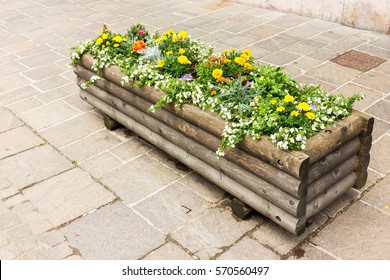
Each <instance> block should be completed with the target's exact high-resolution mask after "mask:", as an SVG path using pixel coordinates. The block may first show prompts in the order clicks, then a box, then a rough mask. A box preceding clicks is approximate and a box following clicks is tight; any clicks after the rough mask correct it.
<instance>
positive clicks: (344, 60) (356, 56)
mask: <svg viewBox="0 0 390 280" xmlns="http://www.w3.org/2000/svg"><path fill="white" fill-rule="evenodd" d="M330 61H332V62H334V63H337V64H339V65H342V66H345V67H349V68H352V69H356V70H359V71H363V72H365V71H368V70H370V69H372V68H374V67H376V66H378V65H379V64H381V63H383V62H385V61H386V60H385V59H383V58H380V57H376V56H372V55H369V54H367V53H363V52H359V51H355V50H350V51H347V52H346V53H343V54H341V55H339V56H336V57H335V58H333V59H331V60H330Z"/></svg>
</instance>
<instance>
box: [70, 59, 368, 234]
mask: <svg viewBox="0 0 390 280" xmlns="http://www.w3.org/2000/svg"><path fill="white" fill-rule="evenodd" d="M93 63H94V57H93V56H92V55H90V54H84V55H83V57H82V58H81V60H80V62H79V64H78V65H76V66H75V68H74V71H75V73H76V74H77V83H78V85H79V86H81V84H83V83H84V82H85V81H87V80H89V79H90V78H91V77H92V76H93V75H95V74H96V73H95V72H94V71H93V70H91V69H92V65H93ZM122 76H123V74H122V73H121V71H120V69H119V67H117V66H111V67H109V68H107V69H105V70H104V72H103V78H102V79H101V80H99V81H98V82H97V83H96V84H95V85H91V86H89V87H88V88H86V89H81V90H80V96H81V98H82V99H84V100H85V101H86V102H88V103H90V104H91V105H93V106H94V107H96V108H98V109H100V111H101V112H102V113H103V114H104V116H105V120H106V126H107V127H108V128H112V127H110V124H112V123H114V124H115V122H118V123H120V124H122V125H123V126H125V127H127V128H129V129H130V130H132V131H134V132H135V133H136V134H138V135H139V136H141V137H142V138H144V139H146V140H147V141H149V142H150V143H152V144H153V145H155V146H157V147H158V148H160V149H161V150H163V151H165V152H166V153H168V154H169V155H171V156H172V157H174V158H176V159H177V160H179V161H181V162H182V163H184V164H185V165H187V166H188V167H190V168H192V169H193V170H194V171H196V172H198V173H199V174H201V175H202V176H204V177H206V178H207V179H209V180H210V181H212V182H214V183H215V184H216V185H218V186H219V187H221V188H222V189H224V190H226V191H227V192H228V193H230V194H231V195H233V196H234V197H236V198H237V199H238V200H239V201H242V202H244V203H245V204H247V205H249V206H250V207H252V208H253V209H255V210H257V211H258V212H260V213H261V214H263V215H264V216H266V217H268V218H269V219H271V220H272V221H274V222H275V223H277V224H279V225H281V226H282V227H283V228H285V229H287V230H288V231H290V232H292V233H293V234H296V235H299V234H301V233H302V232H303V231H304V229H305V223H306V220H307V219H308V218H310V217H312V216H313V215H315V214H317V213H318V212H319V211H321V210H322V209H323V208H324V207H326V206H327V205H329V204H330V203H331V202H333V201H334V200H336V199H337V198H338V197H339V196H341V195H342V194H343V193H344V192H345V191H347V190H348V189H350V188H352V187H355V188H361V187H362V186H364V184H365V183H366V180H367V167H368V164H369V161H370V154H369V151H370V148H371V143H372V136H371V133H372V129H373V124H374V119H373V118H372V117H371V116H368V115H366V114H363V113H361V112H358V111H354V112H353V113H352V115H351V116H349V117H347V118H345V119H344V120H340V121H338V122H337V123H335V124H334V125H332V126H331V127H328V128H326V129H325V130H324V131H322V132H321V133H318V134H317V135H315V136H314V137H311V138H310V139H309V140H308V141H307V145H306V149H305V150H303V151H284V150H281V149H278V148H277V147H276V145H275V144H274V143H272V142H271V139H270V138H269V137H262V138H261V139H260V140H258V141H255V140H253V139H252V138H250V137H246V138H245V140H244V141H243V142H241V143H240V144H239V145H238V147H237V148H235V149H233V150H228V151H226V154H225V157H223V158H217V157H216V154H215V151H216V150H217V149H218V147H219V145H220V140H221V139H220V135H221V133H222V131H223V129H224V127H225V122H224V121H223V120H222V119H221V118H220V117H219V116H217V115H216V114H214V113H212V112H208V111H203V110H201V109H199V108H198V107H196V106H193V105H184V106H182V108H180V109H178V108H175V107H174V105H172V104H171V105H167V106H165V107H164V108H162V109H159V110H157V111H156V112H155V113H148V112H147V109H148V108H149V107H150V106H151V105H152V104H155V103H156V102H157V101H158V100H159V99H160V97H161V96H162V95H163V94H164V93H163V92H161V91H158V90H155V89H154V88H152V87H146V86H145V87H142V88H138V87H135V86H134V85H133V84H131V83H130V84H128V85H126V86H122V85H121V81H122ZM112 120H113V121H112ZM235 211H236V212H237V213H238V212H240V211H238V210H237V209H236V210H235Z"/></svg>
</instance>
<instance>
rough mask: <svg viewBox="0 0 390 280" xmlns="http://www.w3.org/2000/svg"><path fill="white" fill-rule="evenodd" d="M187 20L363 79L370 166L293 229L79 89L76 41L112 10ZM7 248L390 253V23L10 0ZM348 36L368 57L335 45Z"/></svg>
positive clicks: (215, 40) (360, 88)
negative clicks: (349, 59) (108, 122)
mask: <svg viewBox="0 0 390 280" xmlns="http://www.w3.org/2000/svg"><path fill="white" fill-rule="evenodd" d="M138 22H140V23H143V24H145V25H146V26H147V27H148V29H149V30H150V31H154V30H167V29H169V28H173V29H174V30H177V31H179V30H182V29H184V30H187V31H188V32H189V34H191V35H192V37H200V38H201V40H203V41H205V42H207V43H212V44H213V45H215V47H216V50H217V51H222V50H223V49H225V48H231V47H235V48H239V49H242V48H250V49H252V50H253V53H254V56H255V57H256V58H257V59H258V60H259V61H260V62H262V63H265V64H268V63H273V64H278V65H286V68H285V71H286V72H287V73H288V74H290V75H292V76H293V77H294V78H295V79H297V80H298V81H300V82H304V83H315V84H317V83H319V84H322V85H323V86H324V88H325V89H326V90H328V91H329V92H343V93H344V94H346V95H350V94H352V93H358V92H364V93H366V95H367V97H366V99H365V100H363V101H361V102H360V103H358V104H357V105H356V108H357V109H359V110H362V111H365V112H367V113H370V114H372V115H374V116H375V117H376V123H375V128H374V134H373V140H374V144H373V146H372V152H371V163H370V166H369V179H368V182H367V184H366V186H365V187H364V188H363V189H362V190H350V191H348V192H347V193H346V194H344V195H343V196H342V197H341V198H340V199H339V200H337V201H336V202H335V203H333V204H332V205H331V206H329V207H327V208H326V209H325V210H323V211H322V212H321V213H320V214H318V215H317V216H315V217H314V218H313V219H311V221H310V223H308V228H307V230H306V233H305V234H304V235H303V236H300V237H295V236H292V235H291V234H289V233H288V232H286V231H285V230H283V229H282V228H280V227H278V226H276V225H275V224H273V223H272V222H270V221H269V220H267V219H266V218H264V217H262V216H261V215H259V214H255V215H253V216H251V217H250V218H249V219H247V220H245V221H239V220H237V219H235V218H234V217H233V216H232V214H231V211H230V209H229V207H228V203H229V196H228V195H227V194H226V193H224V192H223V191H221V190H220V189H219V188H217V187H216V186H215V185H213V184H212V183H210V182H209V181H207V180H206V179H204V178H202V177H200V176H199V175H197V174H196V173H194V172H193V171H191V170H189V169H188V168H186V167H185V166H183V165H182V164H180V163H179V162H177V161H175V160H173V159H172V158H171V157H169V156H168V155H167V154H165V153H163V152H162V151H160V150H159V149H157V148H155V147H153V146H152V145H150V144H148V143H147V142H145V141H144V140H142V139H141V138H139V137H137V135H135V134H133V133H132V132H130V131H128V130H126V129H124V128H120V129H118V130H116V131H113V132H111V131H108V130H106V129H105V128H104V126H103V122H102V118H101V116H100V115H99V113H98V112H97V111H96V110H95V109H93V108H92V107H90V106H89V105H88V104H86V103H85V102H83V101H82V100H81V99H80V98H79V96H78V87H77V86H76V83H75V75H74V73H73V72H72V70H71V69H68V68H66V67H65V65H66V63H68V62H69V50H68V47H70V46H73V45H75V44H77V42H78V41H80V40H84V39H87V38H91V37H94V36H96V35H97V34H98V33H100V31H101V26H102V23H106V24H108V26H109V27H110V29H112V30H114V31H117V32H126V30H127V28H128V27H130V26H131V25H132V24H135V23H138ZM0 36H1V40H0V66H1V67H0V105H1V106H0V198H1V201H0V259H297V258H300V259H389V258H390V250H389V248H390V238H388V233H389V230H390V209H389V206H390V173H389V172H390V163H389V162H390V161H389V154H390V37H389V36H388V35H384V34H379V33H375V32H370V31H364V30H358V29H353V28H348V27H345V26H342V25H339V24H335V23H331V22H326V21H321V20H317V19H311V18H305V17H300V16H296V15H290V14H284V13H279V12H275V11H269V10H263V9H259V8H253V7H250V6H245V5H239V4H234V3H228V2H227V1H216V2H212V1H189V0H171V1H163V0H133V1H125V0H116V1H112V0H106V1H94V0H73V1H70V0H69V1H66V0H21V1H14V0H5V1H1V4H0ZM350 49H354V50H358V51H361V52H364V53H368V54H370V55H373V56H376V57H380V58H383V59H385V60H386V61H385V62H384V63H382V64H380V65H379V66H377V67H374V68H373V69H371V70H367V71H361V70H355V69H352V68H348V67H344V66H340V65H338V64H336V63H334V62H331V61H330V59H332V58H334V57H335V56H337V55H339V54H342V53H344V52H346V51H348V50H350Z"/></svg>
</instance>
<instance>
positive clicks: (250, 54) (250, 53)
mask: <svg viewBox="0 0 390 280" xmlns="http://www.w3.org/2000/svg"><path fill="white" fill-rule="evenodd" d="M242 53H244V54H246V55H247V56H252V51H251V50H247V49H245V50H243V51H242Z"/></svg>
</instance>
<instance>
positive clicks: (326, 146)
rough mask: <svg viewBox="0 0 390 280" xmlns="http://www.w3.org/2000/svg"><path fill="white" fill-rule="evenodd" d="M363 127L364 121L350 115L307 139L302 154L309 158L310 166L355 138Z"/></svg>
mask: <svg viewBox="0 0 390 280" xmlns="http://www.w3.org/2000/svg"><path fill="white" fill-rule="evenodd" d="M364 125H365V122H364V119H362V118H361V117H360V116H358V115H354V114H352V115H350V116H348V117H346V118H345V119H343V120H339V121H337V122H336V123H334V124H333V125H331V126H330V127H328V128H326V129H325V130H324V131H321V132H319V133H317V134H316V135H314V136H313V137H311V138H309V139H308V140H307V145H306V149H305V150H304V152H305V153H306V154H307V155H308V156H309V157H310V165H312V164H314V163H316V162H318V161H319V160H321V159H322V158H324V157H326V156H327V155H328V154H329V153H331V152H333V151H334V150H335V149H337V148H339V147H341V146H342V145H344V144H345V143H347V142H348V141H350V140H351V139H353V138H355V137H357V136H358V135H359V134H360V133H361V132H362V129H363V127H364Z"/></svg>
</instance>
